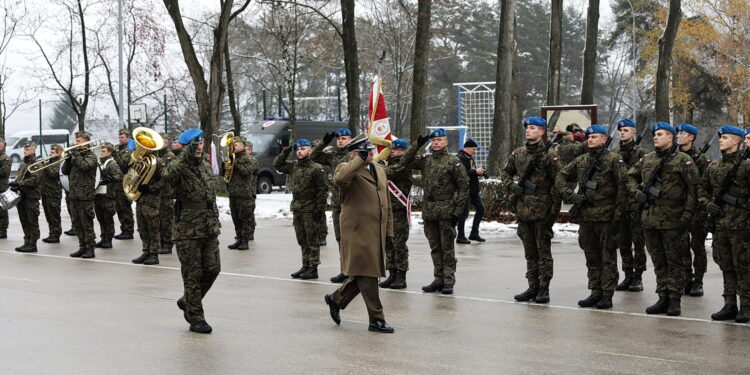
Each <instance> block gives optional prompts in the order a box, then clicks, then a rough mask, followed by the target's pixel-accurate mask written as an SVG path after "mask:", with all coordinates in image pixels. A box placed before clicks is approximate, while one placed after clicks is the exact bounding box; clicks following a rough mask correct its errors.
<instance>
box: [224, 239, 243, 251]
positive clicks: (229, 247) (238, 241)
mask: <svg viewBox="0 0 750 375" xmlns="http://www.w3.org/2000/svg"><path fill="white" fill-rule="evenodd" d="M238 247H240V240H237V241H234V243H233V244H231V245H229V246H227V248H228V249H232V250H236V249H237V248H238Z"/></svg>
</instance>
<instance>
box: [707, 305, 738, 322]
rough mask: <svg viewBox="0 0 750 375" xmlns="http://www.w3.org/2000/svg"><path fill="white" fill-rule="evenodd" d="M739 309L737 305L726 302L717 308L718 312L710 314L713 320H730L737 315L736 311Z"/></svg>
mask: <svg viewBox="0 0 750 375" xmlns="http://www.w3.org/2000/svg"><path fill="white" fill-rule="evenodd" d="M738 312H739V311H738V310H737V305H735V304H730V303H727V304H725V305H724V307H722V308H721V310H719V312H715V313H713V314H711V319H713V320H732V319H734V318H736V317H737V313H738Z"/></svg>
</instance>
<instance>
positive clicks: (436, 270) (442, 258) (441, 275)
mask: <svg viewBox="0 0 750 375" xmlns="http://www.w3.org/2000/svg"><path fill="white" fill-rule="evenodd" d="M424 235H425V237H427V242H429V244H430V255H431V256H432V270H433V271H432V272H433V275H434V276H435V281H436V282H438V283H440V284H444V285H455V284H456V251H455V248H454V242H453V241H455V240H456V228H455V226H453V225H452V223H451V222H450V221H449V220H439V221H432V220H430V221H428V220H425V221H424Z"/></svg>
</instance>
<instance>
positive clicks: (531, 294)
mask: <svg viewBox="0 0 750 375" xmlns="http://www.w3.org/2000/svg"><path fill="white" fill-rule="evenodd" d="M537 294H539V287H538V286H536V285H534V286H530V287H529V289H526V290H524V291H523V292H521V293H520V294H516V295H515V296H513V299H515V300H516V301H518V302H527V301H531V300H533V299H534V298H536V296H537Z"/></svg>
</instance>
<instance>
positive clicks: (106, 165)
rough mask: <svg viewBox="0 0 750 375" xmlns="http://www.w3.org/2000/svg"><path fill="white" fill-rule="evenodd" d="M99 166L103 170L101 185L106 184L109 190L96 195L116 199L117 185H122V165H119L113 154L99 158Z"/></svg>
mask: <svg viewBox="0 0 750 375" xmlns="http://www.w3.org/2000/svg"><path fill="white" fill-rule="evenodd" d="M113 154H114V153H113ZM99 166H100V169H101V171H102V172H101V180H100V185H104V184H106V185H107V192H106V193H104V194H97V195H96V196H97V197H98V198H102V197H104V198H106V199H115V197H116V195H115V192H116V190H115V189H116V186H117V185H119V186H122V171H121V170H120V166H118V165H117V162H116V161H115V160H114V158H113V157H111V156H108V157H106V158H101V159H99Z"/></svg>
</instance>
